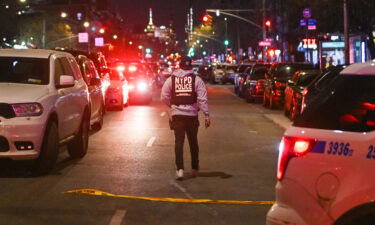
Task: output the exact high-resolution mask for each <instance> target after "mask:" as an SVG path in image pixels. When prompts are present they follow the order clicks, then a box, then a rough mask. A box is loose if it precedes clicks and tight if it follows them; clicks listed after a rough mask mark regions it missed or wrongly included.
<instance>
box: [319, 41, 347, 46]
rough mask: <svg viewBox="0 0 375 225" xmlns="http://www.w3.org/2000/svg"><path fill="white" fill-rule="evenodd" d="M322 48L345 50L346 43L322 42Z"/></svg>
mask: <svg viewBox="0 0 375 225" xmlns="http://www.w3.org/2000/svg"><path fill="white" fill-rule="evenodd" d="M322 48H345V42H343V41H332V42H322Z"/></svg>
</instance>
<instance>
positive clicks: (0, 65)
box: [0, 57, 49, 85]
mask: <svg viewBox="0 0 375 225" xmlns="http://www.w3.org/2000/svg"><path fill="white" fill-rule="evenodd" d="M0 82H1V83H21V84H38V85H46V84H48V83H49V61H48V59H39V58H14V57H0Z"/></svg>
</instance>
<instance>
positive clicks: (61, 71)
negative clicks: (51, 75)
mask: <svg viewBox="0 0 375 225" xmlns="http://www.w3.org/2000/svg"><path fill="white" fill-rule="evenodd" d="M64 73H65V72H64V69H63V66H62V63H61V59H59V58H58V59H56V60H55V84H56V85H58V84H59V83H60V77H61V76H62V75H64Z"/></svg>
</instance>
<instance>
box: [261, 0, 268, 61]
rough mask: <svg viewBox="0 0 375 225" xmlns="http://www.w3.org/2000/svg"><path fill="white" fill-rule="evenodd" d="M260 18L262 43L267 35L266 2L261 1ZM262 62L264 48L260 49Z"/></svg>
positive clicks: (264, 59)
mask: <svg viewBox="0 0 375 225" xmlns="http://www.w3.org/2000/svg"><path fill="white" fill-rule="evenodd" d="M262 17H263V22H262V34H263V35H262V36H263V41H265V40H266V38H267V33H266V0H262ZM262 60H263V61H264V62H265V61H266V47H262Z"/></svg>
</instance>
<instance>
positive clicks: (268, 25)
mask: <svg viewBox="0 0 375 225" xmlns="http://www.w3.org/2000/svg"><path fill="white" fill-rule="evenodd" d="M264 25H265V27H266V31H267V32H269V31H270V29H271V20H269V19H268V20H266V21H265V22H264Z"/></svg>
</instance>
